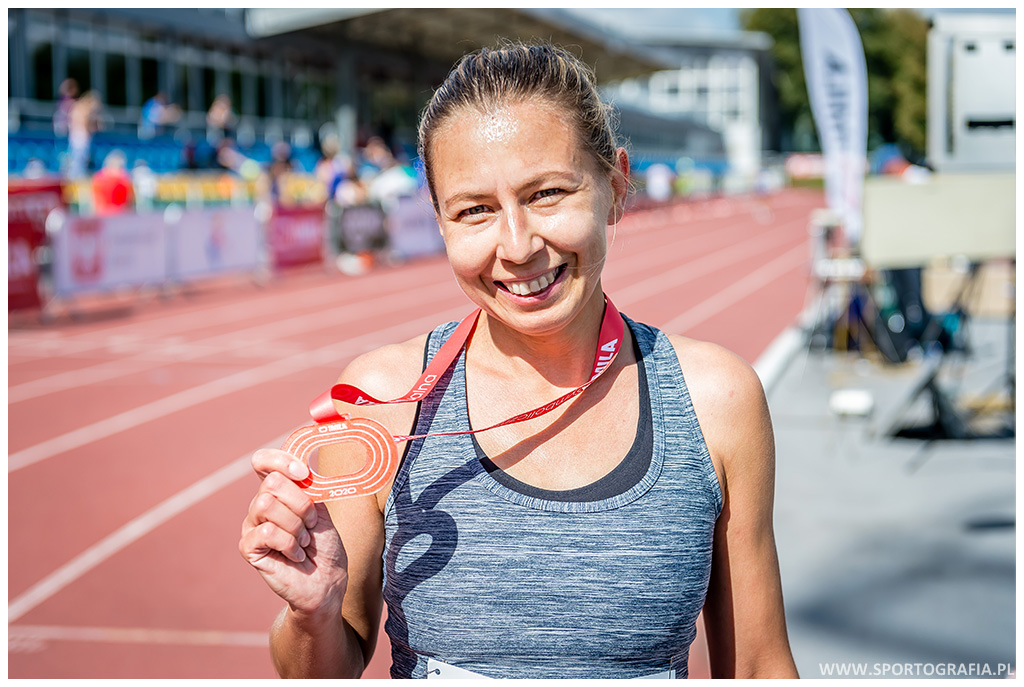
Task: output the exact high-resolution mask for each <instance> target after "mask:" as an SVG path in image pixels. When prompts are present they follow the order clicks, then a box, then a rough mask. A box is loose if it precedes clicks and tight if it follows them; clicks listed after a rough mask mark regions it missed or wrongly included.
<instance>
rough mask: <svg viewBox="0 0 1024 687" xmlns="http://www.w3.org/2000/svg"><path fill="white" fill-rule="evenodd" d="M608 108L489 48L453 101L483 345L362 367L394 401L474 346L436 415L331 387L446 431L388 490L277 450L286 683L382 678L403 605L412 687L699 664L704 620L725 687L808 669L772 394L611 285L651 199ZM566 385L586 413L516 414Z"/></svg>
mask: <svg viewBox="0 0 1024 687" xmlns="http://www.w3.org/2000/svg"><path fill="white" fill-rule="evenodd" d="M608 112H609V110H608V107H607V105H605V104H604V103H602V102H601V100H600V96H599V95H598V92H597V89H596V86H595V84H594V79H593V75H592V72H591V71H590V70H589V68H588V67H586V66H585V65H583V63H581V62H580V61H579V60H578V59H576V58H575V57H574V56H572V55H571V54H570V53H568V52H565V51H563V50H560V49H557V48H554V47H552V46H548V45H536V46H523V45H507V46H505V47H502V48H500V49H497V50H482V51H480V52H477V53H474V54H470V55H467V56H465V57H464V58H463V59H462V60H461V61H460V62H459V63H458V64H457V65H456V67H455V68H454V69H453V70H452V72H451V74H449V76H448V78H447V79H446V80H445V82H444V83H443V84H442V85H441V87H440V88H439V89H438V90H437V91H436V92H435V94H434V96H433V98H432V100H431V102H430V103H429V105H428V106H427V108H426V110H425V111H424V114H423V118H422V121H421V124H420V129H419V147H420V159H421V160H423V163H424V168H425V171H426V177H427V180H428V186H429V188H430V192H431V197H432V200H433V205H434V210H435V213H436V216H437V220H438V223H439V225H440V228H441V233H442V235H443V237H444V240H445V244H446V248H447V254H448V258H449V261H450V263H451V268H452V271H453V273H454V275H455V279H456V281H457V283H458V284H459V286H460V287H461V288H462V290H463V291H464V292H465V293H466V295H467V296H468V297H469V299H470V300H471V301H473V302H474V303H475V304H476V305H477V306H479V308H480V310H479V311H477V313H475V314H474V315H471V316H470V317H469V318H467V319H466V320H465V322H466V324H467V326H470V325H471V326H472V328H466V327H463V328H462V329H459V332H462V333H463V334H462V335H460V336H459V337H457V338H454V339H453V338H452V337H454V334H453V331H455V329H456V323H454V322H452V323H447V324H442V325H440V326H438V327H437V328H435V329H434V330H433V331H432V332H430V333H427V334H423V335H421V336H418V337H416V338H414V339H412V340H410V341H407V342H405V343H402V344H397V345H390V346H385V347H383V348H380V349H377V350H375V351H371V352H369V353H366V354H364V355H362V356H360V357H359V358H357V359H356V360H354V361H353V362H352V363H351V364H350V365H349V366H348V367H347V368H346V369H345V371H344V372H342V374H341V378H340V379H341V381H343V382H344V383H346V384H351V385H353V386H354V387H359V388H363V389H367V390H368V391H367V392H360V397H361V396H362V395H364V394H366V393H369V394H372V395H374V396H376V397H379V398H386V399H390V398H395V397H397V396H399V395H401V394H403V393H405V391H406V389H409V388H415V387H416V385H417V384H418V383H419V382H418V381H417V380H418V379H419V380H420V381H422V380H423V379H425V377H423V378H421V377H420V375H421V373H423V370H424V367H425V366H426V365H427V361H430V360H432V359H434V358H435V357H437V356H441V353H440V351H441V350H442V349H441V346H442V344H444V343H445V342H447V341H453V342H454V346H455V348H454V350H453V349H452V346H449V347H447V348H445V349H444V351H445V353H444V355H443V356H441V357H440V360H442V361H443V362H442V363H441V365H442V366H444V365H447V369H446V371H445V372H443V373H441V374H440V376H439V377H436V378H435V381H434V386H432V387H431V388H430V389H429V390H427V391H425V392H424V393H423V395H422V396H419V397H415V396H412V394H411V393H410V394H409V395H408V396H406V398H410V397H412V398H418V399H419V402H418V403H417V404H412V403H408V404H380V405H376V404H372V403H371V404H369V405H362V404H361V405H357V406H356V405H353V406H349V405H347V404H342V405H337V406H335V405H331V402H330V400H329V397H328V401H327V404H328V405H329V406H330V407H331V408H334V409H336V410H337V411H343V410H344V411H350V412H353V413H354V414H355V415H363V416H367V417H369V418H372V419H374V420H376V421H378V422H380V423H381V424H383V425H384V426H385V427H386V428H387V430H388V431H390V432H391V433H392V434H393V435H406V434H410V433H415V434H417V435H420V436H419V437H418V438H412V439H411V440H409V441H408V442H407V443H405V445H404V456H403V457H402V462H401V463H400V464H399V467H398V472H397V473H396V475H395V476H394V477H393V481H392V483H391V485H390V489H385V490H384V491H381V492H379V493H377V494H375V495H371V496H362V497H357V498H351V499H347V500H342V501H333V502H330V503H327V504H324V503H317V504H315V505H314V504H313V503H312V502H311V501H310V499H309V496H308V495H307V492H304V491H303V490H302V489H301V488H300V487H299V485H298V484H296V482H295V481H293V480H302V479H305V478H306V477H307V476H308V475H309V469H308V467H307V466H306V465H305V464H304V463H303V462H301V461H300V460H298V459H297V458H296V457H294V456H291V455H289V454H288V453H285V452H283V451H278V450H273V449H261V450H259V451H257V452H256V453H255V454H254V455H253V457H252V463H253V467H254V469H255V471H256V473H257V475H258V476H259V477H260V480H261V483H260V486H259V488H258V490H257V494H256V496H255V497H254V498H253V500H252V502H251V503H250V506H249V511H248V514H247V515H246V517H245V519H244V522H243V527H242V537H241V540H240V542H239V548H240V551H241V553H242V555H243V557H244V558H245V559H246V560H247V561H248V562H249V563H250V564H251V565H252V566H253V567H254V568H256V569H257V571H258V572H259V573H260V574H261V575H262V576H263V578H264V581H265V582H266V583H267V584H268V585H269V586H270V588H271V589H272V590H273V591H274V592H275V593H277V594H278V595H279V596H281V597H282V598H283V599H284V600H285V601H286V604H285V606H284V608H283V609H282V611H281V613H280V614H279V616H278V618H277V621H276V622H275V623H274V626H273V628H272V630H271V652H272V656H273V659H274V662H275V666H276V667H277V669H278V671H279V672H280V674H281V675H284V676H296V677H299V676H301V677H344V678H353V677H359V676H360V675H361V673H362V672H363V670H364V669H365V667H366V666H367V664H368V663H369V661H370V658H371V656H372V655H373V651H374V647H375V643H376V639H377V634H378V627H379V623H380V616H381V609H382V604H383V603H385V602H386V603H387V606H388V619H387V624H386V630H387V632H388V635H389V637H390V640H391V647H392V659H393V664H392V668H391V675H392V677H396V678H398V677H434V676H441V677H445V676H450V675H451V673H452V672H456V673H460V676H464V677H471V676H478V677H479V676H486V677H498V678H510V677H515V678H552V677H558V678H633V677H652V676H653V677H669V676H673V677H686V676H687V660H688V652H689V647H690V643H691V642H692V641H693V639H694V637H695V634H696V622H697V617H698V614H699V613H700V612H701V609H702V608H703V612H704V622H705V626H706V628H707V637H708V644H709V647H710V657H711V667H712V674H713V675H714V676H716V677H719V676H722V677H767V676H774V677H795V676H796V669H795V665H794V663H793V658H792V656H791V653H790V649H789V643H788V639H787V633H786V625H785V615H784V612H783V604H782V592H781V583H780V579H779V568H778V561H777V557H776V553H775V543H774V535H773V530H772V508H773V503H772V501H773V491H774V441H773V435H772V428H771V420H770V417H769V415H768V408H767V404H766V402H765V398H764V393H763V390H762V388H761V384H760V381H759V380H758V378H757V376H756V374H755V373H754V372H753V370H752V369H751V368H750V366H749V365H747V364H746V363H745V362H743V361H742V360H741V359H740V358H738V357H737V356H735V355H733V354H732V353H729V352H728V351H726V350H724V349H722V348H720V347H718V346H716V345H714V344H709V343H704V342H699V341H695V340H692V339H687V338H684V337H679V336H668V335H666V334H664V333H662V332H659V331H658V330H657V329H654V328H653V327H650V326H647V325H643V324H640V323H636V322H633V321H632V320H630V319H629V318H626V317H622V316H620V315H619V314H618V313H617V311H616V310H615V309H614V307H613V306H612V304H611V301H610V300H608V299H607V297H606V295H605V293H604V290H603V287H602V283H601V272H602V269H603V266H604V262H605V259H606V257H607V253H608V232H609V230H610V228H611V230H612V231H614V226H615V224H616V223H617V221H618V220H619V218H620V217H621V216H622V212H623V209H624V206H625V202H626V198H627V194H628V190H629V159H628V155H627V153H626V151H625V149H624V148H622V147H619V146H618V145H617V142H616V137H615V133H614V130H613V129H612V126H611V123H610V121H609V115H608ZM473 317H476V318H478V319H476V320H475V321H474V320H473ZM474 322H475V324H474ZM601 342H603V346H602V347H601V348H600V350H597V349H598V347H599V345H600V344H601ZM596 350H597V354H596V355H595V351H596ZM615 351H618V352H617V354H616V353H615ZM684 377H685V379H684ZM587 384H590V385H591V386H590V387H589V388H586V385H587ZM584 388H586V391H583V389H584ZM567 391H568V394H567V393H566V392H567ZM573 393H577V394H578V395H576V396H574V397H573V396H570V394H573ZM553 398H560V399H561V400H566V399H568V398H574V399H575V400H573V402H572V403H571V404H568V405H563V406H560V407H558V412H555V413H552V414H541V413H539V412H530V413H526V417H528V418H529V419H528V420H526V421H525V422H519V423H517V424H507V423H505V424H502V426H500V427H498V426H497V425H496V423H499V422H501V421H504V420H506V419H508V418H511V417H513V416H515V415H516V413H521V412H522V411H524V410H525V409H528V408H534V407H538V410H539V407H540V406H542V405H543V404H548V405H547V408H548V409H553V408H554V407H555V404H553V403H551V399H553ZM364 400H365V399H363V398H360V401H364ZM552 417H554V418H555V419H551V418H552ZM519 419H522V418H519ZM474 428H477V429H479V428H490V430H491V431H486V432H483V433H481V434H478V435H476V434H474V435H471V436H467V432H469V431H471V430H473V429H474ZM446 433H455V434H454V435H449V434H446ZM422 435H429V436H426V437H425V438H424V437H423V436H422ZM350 458H351V460H349V459H346V458H345V457H343V456H339V454H338V453H337V452H334V451H332V450H331V449H330V448H328V447H325V448H322V449H321V450H320V453H319V461H320V463H319V465H320V467H321V469H320V471H321V472H322V473H323V474H336V475H341V474H348V473H349V472H351V471H353V470H356V469H358V468H359V466H360V465H362V463H363V462H364V461H365V456H351V457H350Z"/></svg>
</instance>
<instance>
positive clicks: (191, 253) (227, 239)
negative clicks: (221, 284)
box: [167, 207, 261, 280]
mask: <svg viewBox="0 0 1024 687" xmlns="http://www.w3.org/2000/svg"><path fill="white" fill-rule="evenodd" d="M167 231H168V234H167V238H168V242H169V247H168V250H169V251H170V255H171V268H170V274H169V276H170V277H171V278H172V279H178V280H189V279H198V278H201V277H206V276H211V275H216V274H221V273H228V272H242V271H255V270H256V268H257V267H258V266H259V259H260V244H261V237H260V228H259V224H258V223H257V222H256V216H255V215H254V213H253V210H252V208H251V207H250V208H216V209H212V210H197V211H191V212H185V213H184V214H183V215H182V217H181V220H180V221H178V222H176V223H174V224H173V225H172V226H170V227H168V230H167Z"/></svg>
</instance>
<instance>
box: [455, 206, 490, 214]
mask: <svg viewBox="0 0 1024 687" xmlns="http://www.w3.org/2000/svg"><path fill="white" fill-rule="evenodd" d="M486 211H487V208H486V207H484V206H483V205H476V206H474V207H471V208H466V209H465V210H463V211H462V212H460V213H459V214H460V215H479V214H480V213H481V212H486Z"/></svg>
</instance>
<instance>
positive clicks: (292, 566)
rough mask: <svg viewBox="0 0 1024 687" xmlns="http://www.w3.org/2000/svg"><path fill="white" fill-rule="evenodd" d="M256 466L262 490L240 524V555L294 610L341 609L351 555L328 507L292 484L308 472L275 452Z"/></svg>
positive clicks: (257, 456)
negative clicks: (348, 553) (311, 498)
mask: <svg viewBox="0 0 1024 687" xmlns="http://www.w3.org/2000/svg"><path fill="white" fill-rule="evenodd" d="M252 466H253V469H254V470H255V471H256V474H257V476H259V478H260V487H259V490H258V491H257V492H256V496H255V497H254V498H253V500H252V502H251V503H250V504H249V512H248V514H247V515H246V517H245V520H244V521H243V522H242V538H241V540H240V541H239V544H238V548H239V551H240V552H241V554H242V557H243V558H244V559H245V560H246V561H247V562H248V563H249V564H250V565H251V566H252V567H254V568H256V570H258V571H259V572H260V574H261V575H262V576H263V579H264V581H265V582H266V583H267V585H268V586H269V587H270V588H271V589H272V590H273V591H274V593H276V594H277V595H278V596H280V597H281V598H282V599H284V600H285V601H287V602H288V605H289V606H290V607H291V609H292V611H293V612H297V613H300V614H308V615H314V614H317V613H318V612H320V611H331V610H338V609H340V608H341V603H342V600H343V599H344V596H345V590H346V587H347V584H348V557H347V556H346V554H345V547H344V546H343V545H342V543H341V537H340V536H339V535H338V531H337V530H336V529H335V527H334V523H333V522H332V520H331V517H330V514H329V513H328V511H327V507H326V506H325V505H324V504H323V503H318V504H314V503H313V502H312V501H311V500H310V499H309V497H308V496H307V495H306V493H305V492H304V491H303V490H302V489H301V488H300V487H299V485H297V484H296V483H295V482H294V481H293V480H302V479H305V478H306V477H307V476H308V475H309V468H308V467H306V465H305V464H304V463H303V462H302V461H300V460H298V459H296V458H295V457H294V456H292V455H291V454H289V453H286V452H284V451H280V450H276V449H260V450H258V451H256V452H255V453H254V454H253V456H252Z"/></svg>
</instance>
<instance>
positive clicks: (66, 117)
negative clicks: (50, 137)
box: [53, 79, 78, 138]
mask: <svg viewBox="0 0 1024 687" xmlns="http://www.w3.org/2000/svg"><path fill="white" fill-rule="evenodd" d="M58 93H59V97H58V98H57V109H56V110H54V112H53V133H54V135H56V136H58V137H60V138H65V137H67V135H68V123H69V122H70V119H71V108H72V107H74V105H75V98H77V97H78V82H77V81H75V80H74V79H64V81H62V82H61V84H60V88H59V89H58Z"/></svg>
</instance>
